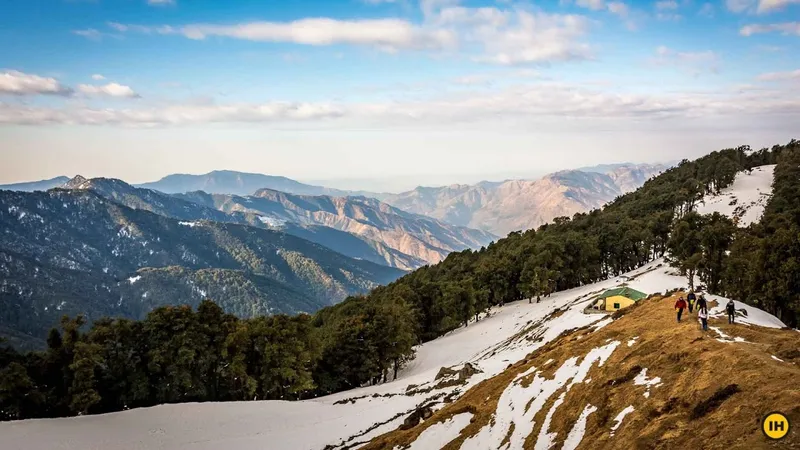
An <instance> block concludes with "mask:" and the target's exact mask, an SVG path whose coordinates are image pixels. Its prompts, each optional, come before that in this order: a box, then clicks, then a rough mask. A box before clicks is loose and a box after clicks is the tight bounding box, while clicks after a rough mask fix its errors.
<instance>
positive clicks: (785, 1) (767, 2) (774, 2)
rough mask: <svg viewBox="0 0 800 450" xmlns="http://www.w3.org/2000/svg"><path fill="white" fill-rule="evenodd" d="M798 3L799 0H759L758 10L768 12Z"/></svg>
mask: <svg viewBox="0 0 800 450" xmlns="http://www.w3.org/2000/svg"><path fill="white" fill-rule="evenodd" d="M796 3H800V0H759V2H758V12H759V13H768V12H772V11H777V10H781V9H784V8H785V7H787V6H789V5H790V4H796Z"/></svg>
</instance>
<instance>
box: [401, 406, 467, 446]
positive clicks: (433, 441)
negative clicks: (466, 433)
mask: <svg viewBox="0 0 800 450" xmlns="http://www.w3.org/2000/svg"><path fill="white" fill-rule="evenodd" d="M470 420H472V413H468V412H467V413H461V414H457V415H455V416H453V417H451V418H449V419H447V420H445V421H444V422H440V423H436V424H433V425H431V426H430V427H428V428H427V429H426V430H425V431H423V432H422V434H420V435H419V437H417V440H415V441H414V442H413V443H412V444H411V447H410V448H409V450H428V449H434V448H442V447H444V446H445V445H447V444H449V443H450V441H452V440H454V439H455V438H457V437H458V435H460V434H461V430H463V429H464V428H466V427H467V425H469V422H470Z"/></svg>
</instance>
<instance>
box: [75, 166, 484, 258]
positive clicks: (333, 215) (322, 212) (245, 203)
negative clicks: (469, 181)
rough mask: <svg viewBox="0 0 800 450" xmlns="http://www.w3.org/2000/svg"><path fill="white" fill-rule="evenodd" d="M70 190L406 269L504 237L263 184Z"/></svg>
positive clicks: (81, 185) (115, 183) (99, 181)
mask: <svg viewBox="0 0 800 450" xmlns="http://www.w3.org/2000/svg"><path fill="white" fill-rule="evenodd" d="M64 187H65V188H67V189H80V190H91V191H93V192H95V193H97V194H99V195H101V196H103V197H105V198H108V199H109V200H112V201H115V202H118V203H121V204H123V205H126V206H128V207H130V208H134V209H144V210H147V211H151V212H154V213H156V214H160V215H163V216H167V217H172V218H176V219H181V220H212V221H217V222H228V223H238V224H243V225H250V226H255V227H260V228H268V229H275V230H280V231H283V232H286V233H288V234H291V235H294V236H298V237H302V238H303V239H307V240H310V241H312V242H316V243H318V244H321V245H324V246H326V247H329V248H331V249H334V250H336V251H338V252H339V253H342V254H344V255H346V256H349V257H351V258H356V259H364V260H367V261H372V262H374V263H377V264H383V265H388V266H390V267H396V268H400V269H404V270H409V269H414V268H417V267H420V266H423V265H425V264H435V263H437V262H439V261H441V260H442V259H444V258H445V257H446V256H447V254H449V253H450V252H452V251H460V250H464V249H467V248H480V247H482V246H484V245H487V244H489V243H490V242H491V241H492V240H496V239H497V237H496V236H493V235H491V234H490V233H486V232H483V231H478V230H470V229H467V228H464V227H458V226H453V225H449V224H445V223H442V222H439V221H437V220H435V219H431V218H429V217H425V216H420V215H416V214H410V213H407V212H404V211H401V210H399V209H397V208H393V207H391V206H389V205H387V204H385V203H381V202H379V201H378V200H375V199H372V198H366V197H329V196H301V195H292V194H286V193H283V192H278V191H273V190H270V189H261V190H259V191H258V192H256V194H255V195H252V196H237V195H230V194H208V193H206V192H202V191H196V192H190V193H186V194H175V195H169V194H165V193H163V192H159V191H154V190H151V189H144V188H137V187H134V186H131V185H129V184H127V183H125V182H123V181H121V180H116V179H109V178H93V179H89V180H87V179H86V178H83V177H80V176H78V177H75V178H73V179H72V180H70V181H69V182H68V183H66V184H65V185H64Z"/></svg>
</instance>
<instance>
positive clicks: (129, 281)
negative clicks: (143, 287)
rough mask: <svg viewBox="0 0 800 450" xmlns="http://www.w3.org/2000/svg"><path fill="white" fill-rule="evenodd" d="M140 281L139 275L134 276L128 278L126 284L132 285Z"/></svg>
mask: <svg viewBox="0 0 800 450" xmlns="http://www.w3.org/2000/svg"><path fill="white" fill-rule="evenodd" d="M141 279H142V276H141V275H136V276H135V277H130V278H128V283H130V284H134V283H136V282H137V281H139V280H141Z"/></svg>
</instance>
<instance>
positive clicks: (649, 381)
mask: <svg viewBox="0 0 800 450" xmlns="http://www.w3.org/2000/svg"><path fill="white" fill-rule="evenodd" d="M659 383H661V377H655V378H647V367H645V368H644V369H642V371H641V372H639V375H636V378H634V379H633V384H635V385H636V386H646V387H647V390H646V391H645V392H644V394H643V395H644V397H645V398H650V387H651V386H654V385H655V386H656V387H658V384H659Z"/></svg>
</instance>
